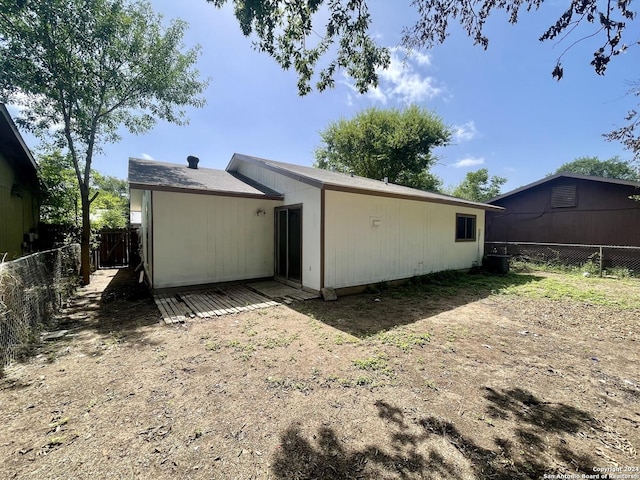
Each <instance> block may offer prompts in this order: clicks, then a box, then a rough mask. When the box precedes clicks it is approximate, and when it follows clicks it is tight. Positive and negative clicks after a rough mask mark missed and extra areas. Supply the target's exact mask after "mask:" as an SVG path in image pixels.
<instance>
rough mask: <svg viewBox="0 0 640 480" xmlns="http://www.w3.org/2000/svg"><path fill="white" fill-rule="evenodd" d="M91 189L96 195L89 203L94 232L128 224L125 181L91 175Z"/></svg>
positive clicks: (127, 197) (98, 174) (127, 195)
mask: <svg viewBox="0 0 640 480" xmlns="http://www.w3.org/2000/svg"><path fill="white" fill-rule="evenodd" d="M92 178H93V185H92V186H93V189H95V191H96V192H97V193H98V196H97V197H96V198H95V201H93V202H92V203H91V213H93V214H94V215H95V216H96V217H97V218H96V220H95V221H94V226H95V229H96V230H101V229H103V228H111V229H119V228H124V227H126V226H127V223H128V222H129V187H128V185H127V182H126V180H121V179H119V178H116V177H111V176H108V175H106V176H105V175H102V174H100V173H98V172H96V171H94V172H93V173H92Z"/></svg>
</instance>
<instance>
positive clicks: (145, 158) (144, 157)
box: [140, 153, 154, 160]
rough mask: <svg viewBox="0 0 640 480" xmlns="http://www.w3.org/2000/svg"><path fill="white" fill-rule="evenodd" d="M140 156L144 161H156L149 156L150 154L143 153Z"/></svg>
mask: <svg viewBox="0 0 640 480" xmlns="http://www.w3.org/2000/svg"><path fill="white" fill-rule="evenodd" d="M140 156H141V157H142V158H143V159H144V160H154V158H153V157H152V156H151V155H149V154H148V153H142V154H140Z"/></svg>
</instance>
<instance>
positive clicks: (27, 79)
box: [0, 0, 206, 284]
mask: <svg viewBox="0 0 640 480" xmlns="http://www.w3.org/2000/svg"><path fill="white" fill-rule="evenodd" d="M185 29H186V24H185V23H184V22H181V21H172V22H170V23H169V25H168V26H166V27H164V26H163V24H162V17H160V16H158V15H156V14H155V13H154V12H153V11H152V10H151V7H150V6H149V4H148V3H145V2H144V1H140V2H135V3H128V2H127V1H126V0H47V1H46V2H43V1H41V0H21V1H20V2H16V1H15V0H0V72H1V75H0V100H1V101H3V102H5V103H12V104H17V105H18V106H20V107H22V111H21V116H20V117H19V118H18V119H17V120H18V122H19V123H21V124H22V125H23V126H26V127H27V128H29V129H30V130H31V131H32V132H33V133H35V134H36V135H38V136H39V137H40V138H42V139H43V140H52V143H54V145H55V146H57V147H58V148H62V149H64V151H65V153H68V154H69V156H70V158H71V160H72V164H73V169H74V173H75V177H76V179H77V181H78V186H79V190H80V201H81V206H82V235H81V247H82V248H81V270H82V279H83V282H84V283H85V284H87V283H89V275H90V251H89V243H90V236H91V228H90V219H89V207H90V205H91V202H92V201H93V200H94V198H95V197H93V196H92V195H91V163H92V160H93V155H94V154H95V153H96V152H97V151H99V150H100V147H101V146H102V145H104V144H105V143H109V142H115V141H117V140H118V139H119V134H118V130H119V128H120V127H125V128H126V129H128V130H129V131H130V132H132V133H141V132H145V131H148V130H149V129H150V128H152V126H153V125H154V124H155V122H156V120H157V119H163V120H167V121H169V122H173V123H177V124H185V123H186V118H185V112H184V108H185V107H187V106H196V107H199V106H202V105H203V104H204V99H203V98H201V96H200V94H201V93H202V91H203V90H204V88H205V87H206V82H202V81H200V80H199V79H198V76H199V74H198V71H197V70H196V69H195V68H194V65H195V63H196V60H197V57H198V49H197V48H193V49H188V50H185V48H184V45H183V36H184V31H185Z"/></svg>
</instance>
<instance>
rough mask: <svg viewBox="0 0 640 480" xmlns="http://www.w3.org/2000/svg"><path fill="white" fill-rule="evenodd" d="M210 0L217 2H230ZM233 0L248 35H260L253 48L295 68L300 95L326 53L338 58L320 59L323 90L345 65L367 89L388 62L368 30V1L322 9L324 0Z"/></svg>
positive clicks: (332, 4)
mask: <svg viewBox="0 0 640 480" xmlns="http://www.w3.org/2000/svg"><path fill="white" fill-rule="evenodd" d="M207 1H208V2H210V3H213V4H214V5H215V6H216V7H222V6H223V5H224V4H226V3H227V2H228V0H207ZM231 2H232V3H233V6H234V10H235V15H236V18H237V19H238V22H239V23H240V28H241V29H242V32H243V33H244V35H245V36H250V35H251V34H255V36H257V39H256V41H255V43H254V45H255V47H256V48H257V49H258V50H259V51H261V52H265V53H267V54H268V55H270V56H271V57H272V58H273V59H274V60H275V61H276V62H278V64H279V65H280V66H281V67H282V68H283V69H285V70H288V69H289V68H292V67H293V68H294V69H295V71H296V73H297V74H298V92H299V93H300V95H305V94H307V93H309V92H310V91H311V82H312V77H313V76H314V70H315V69H316V67H317V66H318V64H319V61H320V59H321V58H323V57H326V56H327V55H331V54H333V55H334V57H333V58H331V59H329V60H325V61H324V62H322V64H323V67H322V68H321V69H320V71H319V73H318V74H317V76H316V79H315V87H316V88H317V89H318V90H319V91H322V90H325V89H326V88H331V87H333V86H334V85H335V80H334V75H335V73H336V71H337V70H339V69H343V70H344V71H346V73H347V74H348V75H349V76H350V77H351V78H353V79H354V80H355V86H356V88H357V89H358V90H359V91H360V92H361V93H364V92H366V91H367V89H368V88H369V87H370V86H372V85H377V83H378V74H377V70H378V69H379V68H386V67H387V66H388V65H389V61H390V56H389V50H388V49H387V48H383V47H380V46H378V45H377V44H376V41H375V40H374V38H373V36H372V35H371V34H370V33H369V26H370V24H371V18H370V15H369V12H368V9H367V2H366V1H363V0H358V1H349V2H344V1H335V0H331V1H329V2H326V3H328V5H327V6H328V8H327V9H323V11H322V12H320V9H321V7H322V6H323V4H325V2H324V0H309V1H305V2H297V1H296V2H291V1H288V0H276V1H273V0H269V1H267V0H250V1H247V0H231ZM326 15H328V18H326ZM319 16H321V17H322V21H323V23H325V27H324V31H322V29H321V28H320V27H319V25H318V22H317V21H318V17H319ZM314 24H315V26H314Z"/></svg>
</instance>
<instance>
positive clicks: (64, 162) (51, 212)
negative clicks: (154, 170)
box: [38, 150, 129, 231]
mask: <svg viewBox="0 0 640 480" xmlns="http://www.w3.org/2000/svg"><path fill="white" fill-rule="evenodd" d="M38 166H39V173H40V179H41V181H42V183H43V192H44V198H43V199H42V207H41V215H40V216H41V219H42V221H43V222H46V223H52V224H58V225H66V226H68V227H69V228H70V229H71V230H76V229H77V227H80V213H79V212H80V211H81V209H82V206H81V204H80V188H79V186H78V181H77V180H76V179H75V172H74V169H73V162H72V161H71V158H70V156H69V155H63V154H62V153H61V152H60V150H54V151H53V153H51V154H48V155H41V156H39V157H38ZM91 179H92V184H91V190H90V195H91V197H92V198H93V196H94V195H96V194H97V196H96V197H95V199H94V201H92V202H91V206H90V209H89V211H90V214H91V217H92V219H93V222H92V228H93V230H94V231H97V230H101V229H103V228H108V229H119V228H124V227H126V226H127V223H128V218H129V188H128V185H127V182H126V180H121V179H119V178H116V177H111V176H107V175H102V174H101V173H99V172H97V171H95V170H92V171H91Z"/></svg>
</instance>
